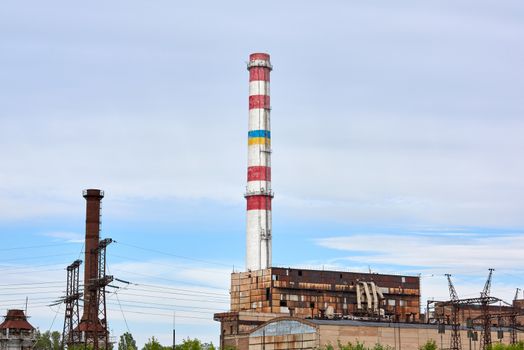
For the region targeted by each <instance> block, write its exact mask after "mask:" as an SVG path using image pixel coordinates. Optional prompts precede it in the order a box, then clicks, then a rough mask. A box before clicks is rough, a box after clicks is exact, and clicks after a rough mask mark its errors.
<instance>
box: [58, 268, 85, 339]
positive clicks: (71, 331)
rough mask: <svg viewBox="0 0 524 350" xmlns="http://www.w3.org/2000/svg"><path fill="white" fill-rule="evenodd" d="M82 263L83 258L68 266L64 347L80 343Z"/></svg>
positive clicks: (63, 334)
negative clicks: (79, 303)
mask: <svg viewBox="0 0 524 350" xmlns="http://www.w3.org/2000/svg"><path fill="white" fill-rule="evenodd" d="M80 265H82V260H76V261H75V262H73V263H72V264H71V265H69V266H68V267H67V288H66V296H65V298H64V303H65V317H64V330H63V333H62V349H64V348H65V347H66V346H67V347H70V346H71V345H76V344H80V342H81V333H80V332H79V331H78V325H79V324H80V309H79V306H78V301H79V300H80V297H81V293H80Z"/></svg>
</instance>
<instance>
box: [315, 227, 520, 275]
mask: <svg viewBox="0 0 524 350" xmlns="http://www.w3.org/2000/svg"><path fill="white" fill-rule="evenodd" d="M316 242H317V244H318V245H320V246H323V247H326V248H330V249H337V250H343V251H348V252H356V253H359V255H358V258H356V257H353V258H352V257H351V256H349V257H348V259H359V260H361V261H362V260H365V261H368V262H369V263H375V264H386V265H397V266H417V267H420V268H421V269H431V270H434V271H440V272H445V271H446V269H450V270H459V271H461V272H463V273H467V272H468V271H472V270H473V271H478V270H479V269H483V268H486V269H487V268H488V267H494V268H502V269H505V270H507V271H510V270H511V271H513V270H514V269H516V270H518V267H519V266H520V265H522V264H523V263H524V256H523V255H522V251H523V249H524V235H522V234H489V235H488V234H471V233H466V234H464V233H451V232H448V233H446V234H443V235H440V234H438V233H433V234H429V235H428V234H416V233H415V234H414V233H411V234H367V233H366V234H351V235H348V236H343V237H329V238H321V239H318V240H317V241H316ZM495 252H497V253H495Z"/></svg>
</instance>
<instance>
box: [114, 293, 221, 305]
mask: <svg viewBox="0 0 524 350" xmlns="http://www.w3.org/2000/svg"><path fill="white" fill-rule="evenodd" d="M118 293H119V294H120V296H128V295H131V296H136V297H144V298H153V299H170V300H179V301H196V302H200V303H217V304H229V302H228V301H223V300H203V299H185V298H178V297H176V298H175V297H166V296H160V295H158V296H156V295H146V294H134V293H127V292H125V294H122V291H119V292H118Z"/></svg>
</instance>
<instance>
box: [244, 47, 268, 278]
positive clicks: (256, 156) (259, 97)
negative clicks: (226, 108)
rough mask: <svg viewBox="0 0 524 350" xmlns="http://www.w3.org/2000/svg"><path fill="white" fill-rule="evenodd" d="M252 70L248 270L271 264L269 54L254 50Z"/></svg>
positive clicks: (250, 75) (248, 188)
mask: <svg viewBox="0 0 524 350" xmlns="http://www.w3.org/2000/svg"><path fill="white" fill-rule="evenodd" d="M247 69H248V71H249V132H248V168H247V190H246V195H245V197H246V200H247V235H246V236H247V239H246V269H247V270H248V271H249V270H252V271H254V270H260V269H266V268H268V267H271V200H272V199H273V192H272V191H271V131H270V130H271V128H270V102H269V73H270V72H271V70H272V66H271V62H270V60H269V55H268V54H267V53H253V54H251V55H250V56H249V63H248V65H247Z"/></svg>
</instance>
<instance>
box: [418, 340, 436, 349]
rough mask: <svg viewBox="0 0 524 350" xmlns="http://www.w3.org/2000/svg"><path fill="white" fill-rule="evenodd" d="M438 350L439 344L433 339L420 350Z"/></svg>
mask: <svg viewBox="0 0 524 350" xmlns="http://www.w3.org/2000/svg"><path fill="white" fill-rule="evenodd" d="M437 349H438V346H437V342H436V341H434V340H433V339H430V340H428V341H427V342H426V344H424V345H422V346H421V347H420V350H437Z"/></svg>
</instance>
